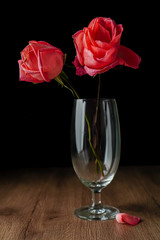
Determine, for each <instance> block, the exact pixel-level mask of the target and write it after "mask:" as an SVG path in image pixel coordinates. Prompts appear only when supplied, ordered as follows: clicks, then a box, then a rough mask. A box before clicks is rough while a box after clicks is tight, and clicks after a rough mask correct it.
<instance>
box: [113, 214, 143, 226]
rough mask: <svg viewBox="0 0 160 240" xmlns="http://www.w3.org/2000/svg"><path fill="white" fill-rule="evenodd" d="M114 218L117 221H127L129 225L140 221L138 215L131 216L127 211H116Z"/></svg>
mask: <svg viewBox="0 0 160 240" xmlns="http://www.w3.org/2000/svg"><path fill="white" fill-rule="evenodd" d="M116 220H117V222H118V223H128V224H130V225H136V224H138V223H139V222H140V218H139V217H136V216H132V215H129V214H127V213H118V214H117V215H116Z"/></svg>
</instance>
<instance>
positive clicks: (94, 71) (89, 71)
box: [84, 60, 119, 76]
mask: <svg viewBox="0 0 160 240" xmlns="http://www.w3.org/2000/svg"><path fill="white" fill-rule="evenodd" d="M117 65H119V61H118V60H116V61H115V62H113V63H112V64H110V65H108V66H105V67H103V68H100V69H93V68H90V67H87V66H84V70H85V71H86V73H87V74H88V75H90V76H95V75H97V74H101V73H104V72H107V71H108V70H110V69H111V68H114V67H115V66H117Z"/></svg>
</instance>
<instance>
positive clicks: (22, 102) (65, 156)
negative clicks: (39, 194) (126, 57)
mask: <svg viewBox="0 0 160 240" xmlns="http://www.w3.org/2000/svg"><path fill="white" fill-rule="evenodd" d="M15 4H16V3H14V5H13V6H10V7H13V8H14V11H12V12H10V13H7V11H6V15H5V18H4V22H5V27H4V29H2V30H4V34H3V36H4V39H3V40H2V41H3V45H1V47H2V48H4V49H3V51H4V60H5V61H4V63H5V64H4V67H3V73H4V75H3V77H2V79H1V81H2V82H3V83H5V91H2V94H1V95H2V96H3V97H2V100H1V120H2V122H1V149H2V150H1V166H4V167H11V168H13V167H53V166H70V165H71V158H70V142H69V139H70V120H71V112H72V104H73V97H72V95H71V94H70V92H69V91H67V90H66V89H62V88H61V87H59V86H58V85H57V83H56V82H55V81H54V80H53V81H51V82H50V83H43V84H35V85H34V84H32V83H26V82H19V68H18V63H17V61H18V60H19V59H20V51H22V50H23V48H24V47H25V46H26V45H27V44H28V41H30V40H37V41H40V40H43V41H47V42H49V43H50V44H52V45H54V46H56V47H58V48H60V49H61V50H62V51H63V53H67V63H68V64H71V62H72V61H73V60H74V57H75V48H74V45H73V40H72V35H73V34H74V33H75V32H76V31H78V30H81V29H82V28H83V27H86V26H88V24H89V22H90V21H91V20H92V19H93V18H95V17H98V16H102V17H110V18H112V19H114V20H115V22H116V23H117V24H120V23H121V24H122V25H123V28H124V31H123V34H122V38H121V44H122V45H124V46H126V47H129V48H131V49H132V50H133V51H135V52H136V53H138V54H139V55H140V56H141V58H142V62H141V64H140V67H139V69H138V70H134V69H131V68H128V67H122V68H121V69H112V70H110V71H108V72H106V73H104V74H103V75H102V86H101V97H106V98H115V99H116V101H117V104H118V109H119V117H120V124H121V137H122V153H121V162H120V164H121V165H133V164H134V165H148V164H157V163H159V159H158V157H157V156H158V155H157V153H158V149H159V146H158V139H157V136H158V122H159V121H158V116H159V105H158V104H157V103H158V101H159V99H158V94H159V90H158V89H159V87H158V81H157V78H158V77H159V76H158V75H156V74H155V69H156V68H155V64H156V62H155V56H154V54H155V53H156V51H157V50H156V43H155V41H154V39H153V37H152V36H153V32H154V27H155V25H154V24H153V22H154V21H155V20H154V19H153V17H152V19H151V17H150V14H151V12H152V9H151V7H150V6H147V4H149V3H146V2H145V7H144V6H142V5H140V3H139V1H134V2H132V3H131V2H130V1H128V2H127V4H126V2H125V3H123V2H119V1H118V2H114V3H108V2H106V1H98V2H95V1H92V2H91V1H88V2H87V1H84V2H83V1H79V2H73V1H71V2H67V1H65V2H61V1H59V2H52V1H43V2H42V1H41V2H34V1H32V2H31V3H28V2H26V3H23V6H20V5H19V4H18V3H17V5H16V6H17V8H15ZM8 18H9V19H10V20H9V21H7V19H8ZM154 49H155V50H154ZM64 70H65V72H66V73H67V74H68V75H69V77H70V80H71V81H72V83H73V85H74V86H75V88H76V89H77V91H78V92H79V94H80V96H81V97H82V98H83V97H85V98H89V97H96V94H97V83H98V81H97V80H98V79H97V78H92V77H89V76H87V75H86V76H83V77H78V76H76V75H75V69H67V68H66V67H65V68H64ZM1 71H2V68H1Z"/></svg>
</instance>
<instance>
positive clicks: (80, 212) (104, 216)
mask: <svg viewBox="0 0 160 240" xmlns="http://www.w3.org/2000/svg"><path fill="white" fill-rule="evenodd" d="M117 213H119V210H118V209H117V208H115V207H112V206H107V205H105V206H102V208H101V209H99V210H98V212H97V210H96V211H94V210H93V209H92V208H91V206H85V207H81V208H77V209H76V210H75V211H74V214H75V215H76V216H77V217H79V218H82V219H85V220H89V221H93V220H100V221H105V220H110V219H114V218H115V217H116V214H117Z"/></svg>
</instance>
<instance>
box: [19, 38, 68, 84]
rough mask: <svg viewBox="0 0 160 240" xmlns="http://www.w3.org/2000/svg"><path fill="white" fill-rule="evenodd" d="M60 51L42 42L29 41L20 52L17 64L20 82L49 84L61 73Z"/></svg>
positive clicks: (62, 62)
mask: <svg viewBox="0 0 160 240" xmlns="http://www.w3.org/2000/svg"><path fill="white" fill-rule="evenodd" d="M63 57H64V54H63V53H62V51H61V50H60V49H58V48H56V47H54V46H52V45H51V44H49V43H47V42H44V41H39V42H37V41H30V42H29V45H27V46H26V47H25V48H24V49H23V51H22V52H21V60H19V61H18V63H19V70H20V77H19V80H20V81H26V82H32V83H42V82H44V81H45V82H50V81H51V79H54V78H56V77H57V76H58V75H59V74H60V73H61V71H62V69H63V65H64V59H63Z"/></svg>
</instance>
